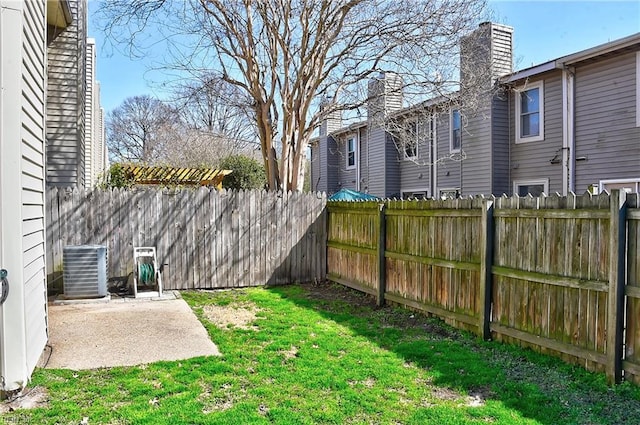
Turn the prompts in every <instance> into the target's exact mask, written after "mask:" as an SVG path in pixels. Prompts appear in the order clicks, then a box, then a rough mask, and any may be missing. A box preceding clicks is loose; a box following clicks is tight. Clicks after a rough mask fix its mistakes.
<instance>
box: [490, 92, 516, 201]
mask: <svg viewBox="0 0 640 425" xmlns="http://www.w3.org/2000/svg"><path fill="white" fill-rule="evenodd" d="M507 96H508V94H504V95H499V96H496V97H494V98H493V100H492V101H491V139H492V151H493V154H492V157H493V173H492V175H491V178H492V182H491V190H492V193H493V194H494V195H502V194H505V193H511V189H510V187H509V138H510V137H509V136H510V134H509V102H508V100H507Z"/></svg>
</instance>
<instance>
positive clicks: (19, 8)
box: [0, 0, 72, 397]
mask: <svg viewBox="0 0 640 425" xmlns="http://www.w3.org/2000/svg"><path fill="white" fill-rule="evenodd" d="M71 16H72V15H71V10H70V8H69V4H68V2H67V1H66V0H48V1H45V0H39V1H36V0H34V1H16V0H0V69H1V70H2V72H0V87H1V90H0V120H1V122H2V126H0V158H1V166H0V205H2V208H0V269H2V270H0V284H1V289H2V291H0V397H2V396H3V395H7V394H10V393H11V392H13V391H17V390H20V389H21V388H22V387H24V386H25V385H26V384H27V382H28V381H29V379H30V377H31V373H32V372H33V370H34V368H35V366H36V363H37V362H38V359H39V358H40V355H41V353H42V351H43V349H44V347H45V344H46V342H47V339H48V328H47V286H46V278H45V270H46V267H45V255H44V252H45V223H44V209H45V174H46V172H45V149H46V140H45V137H46V129H47V128H48V127H47V118H46V106H45V105H46V92H45V91H46V87H47V61H46V57H47V43H48V42H51V41H53V40H54V39H55V37H57V36H59V34H60V31H63V30H64V28H65V27H66V26H68V25H70V24H71Z"/></svg>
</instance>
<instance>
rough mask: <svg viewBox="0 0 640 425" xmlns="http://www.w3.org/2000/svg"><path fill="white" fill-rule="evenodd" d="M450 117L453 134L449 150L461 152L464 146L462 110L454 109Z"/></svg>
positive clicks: (450, 137) (450, 138)
mask: <svg viewBox="0 0 640 425" xmlns="http://www.w3.org/2000/svg"><path fill="white" fill-rule="evenodd" d="M450 117H451V120H450V125H449V128H450V129H451V134H450V136H449V151H450V152H452V153H453V152H460V149H461V148H462V117H461V116H460V111H459V110H457V109H452V110H451V114H450Z"/></svg>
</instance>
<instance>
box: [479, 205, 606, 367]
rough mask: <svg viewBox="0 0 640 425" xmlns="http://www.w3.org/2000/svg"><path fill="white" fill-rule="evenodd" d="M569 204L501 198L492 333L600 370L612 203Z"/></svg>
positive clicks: (496, 217)
mask: <svg viewBox="0 0 640 425" xmlns="http://www.w3.org/2000/svg"><path fill="white" fill-rule="evenodd" d="M607 198H608V196H607ZM565 201H566V198H560V197H555V196H554V197H549V198H510V199H505V198H502V199H497V200H496V203H495V211H494V228H495V233H494V237H495V241H496V244H495V246H494V266H493V268H492V272H493V288H494V294H493V300H492V301H493V316H492V323H491V330H492V331H493V332H494V336H495V337H496V338H497V339H498V340H505V341H508V342H520V343H521V344H522V345H527V346H531V347H532V348H540V349H541V351H545V352H549V353H551V354H555V355H558V356H560V357H562V358H564V359H565V360H566V361H569V362H573V363H580V364H583V365H585V366H586V367H587V368H589V369H592V370H602V371H603V370H604V365H605V364H606V351H605V346H606V332H605V329H606V318H607V292H608V280H609V277H608V270H609V266H608V265H609V261H610V260H609V218H610V213H609V205H608V199H607V203H606V204H605V205H602V200H601V199H600V197H595V198H591V199H589V200H588V201H587V202H588V204H583V208H581V209H568V208H567V205H565ZM602 207H604V209H598V208H602ZM522 341H524V342H522Z"/></svg>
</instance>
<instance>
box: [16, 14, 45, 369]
mask: <svg viewBox="0 0 640 425" xmlns="http://www.w3.org/2000/svg"><path fill="white" fill-rule="evenodd" d="M44 17H45V6H44V4H42V3H41V2H25V3H24V25H25V32H26V34H25V38H24V39H23V43H22V44H23V62H22V64H23V65H22V96H23V99H22V117H23V119H22V122H23V125H22V127H21V140H22V143H21V156H22V160H21V168H22V177H21V185H22V196H21V197H22V208H21V209H22V211H23V215H22V223H23V224H22V235H23V236H22V252H23V271H22V274H23V281H24V285H25V286H24V298H25V301H24V303H25V304H24V305H25V318H26V327H25V331H26V345H27V351H26V354H27V359H26V360H27V361H26V363H27V368H28V370H29V373H30V372H31V371H32V370H33V368H35V366H36V363H37V362H38V359H39V358H40V354H41V353H42V350H43V349H44V346H45V344H46V342H47V312H46V305H47V291H46V279H45V261H44V255H45V252H44V251H45V249H44V243H45V242H44V233H45V227H44V187H45V182H44V149H45V142H44V132H45V102H44V99H45V95H44V88H45V58H46V40H45V37H46V23H45V18H44ZM24 211H29V212H30V214H29V215H25V214H24Z"/></svg>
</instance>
